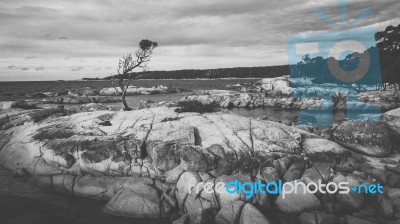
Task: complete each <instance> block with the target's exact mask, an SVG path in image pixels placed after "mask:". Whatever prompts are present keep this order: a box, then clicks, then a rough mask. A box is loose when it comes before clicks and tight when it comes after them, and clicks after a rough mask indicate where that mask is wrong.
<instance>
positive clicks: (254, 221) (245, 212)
mask: <svg viewBox="0 0 400 224" xmlns="http://www.w3.org/2000/svg"><path fill="white" fill-rule="evenodd" d="M249 223H250V224H271V222H270V221H269V220H268V219H267V218H266V217H265V216H264V215H263V214H262V213H261V212H260V211H259V210H258V209H257V208H256V207H254V206H253V205H251V204H246V205H245V206H244V207H243V209H242V214H241V215H240V220H239V224H249Z"/></svg>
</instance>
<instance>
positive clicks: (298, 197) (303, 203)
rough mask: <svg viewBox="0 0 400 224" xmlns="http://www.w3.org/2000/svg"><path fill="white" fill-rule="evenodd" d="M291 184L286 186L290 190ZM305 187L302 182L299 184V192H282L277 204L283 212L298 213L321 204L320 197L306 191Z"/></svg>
mask: <svg viewBox="0 0 400 224" xmlns="http://www.w3.org/2000/svg"><path fill="white" fill-rule="evenodd" d="M289 187H290V186H286V190H287V192H289V189H290V188H289ZM304 192H305V187H304V186H303V185H302V184H301V185H298V188H297V193H294V192H293V193H289V194H286V195H285V198H283V195H282V194H280V195H279V196H278V198H277V199H276V202H275V204H276V205H277V207H278V208H279V210H281V211H282V212H285V213H286V214H298V213H301V212H303V211H305V210H309V209H313V208H317V207H319V206H320V205H321V202H320V201H319V199H318V198H317V197H316V196H315V195H314V194H311V193H304Z"/></svg>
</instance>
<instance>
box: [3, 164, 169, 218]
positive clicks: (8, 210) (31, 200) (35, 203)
mask: <svg viewBox="0 0 400 224" xmlns="http://www.w3.org/2000/svg"><path fill="white" fill-rule="evenodd" d="M105 203H106V202H105V201H97V200H93V199H88V198H79V197H74V196H71V195H64V194H60V193H56V192H53V191H52V190H51V189H45V188H39V187H37V186H35V185H33V183H31V181H30V178H21V177H18V178H16V177H12V175H11V173H10V172H9V171H8V170H6V169H4V168H2V167H0V223H2V224H47V223H49V224H141V223H149V224H161V223H167V222H166V221H159V220H145V219H130V218H122V217H115V216H110V215H107V214H105V213H103V212H102V211H101V208H102V207H103V206H104V205H105Z"/></svg>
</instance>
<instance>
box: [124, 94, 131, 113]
mask: <svg viewBox="0 0 400 224" xmlns="http://www.w3.org/2000/svg"><path fill="white" fill-rule="evenodd" d="M125 95H126V91H123V92H122V104H124V110H125V111H130V110H132V109H131V108H130V107H129V106H128V104H127V103H126V99H125Z"/></svg>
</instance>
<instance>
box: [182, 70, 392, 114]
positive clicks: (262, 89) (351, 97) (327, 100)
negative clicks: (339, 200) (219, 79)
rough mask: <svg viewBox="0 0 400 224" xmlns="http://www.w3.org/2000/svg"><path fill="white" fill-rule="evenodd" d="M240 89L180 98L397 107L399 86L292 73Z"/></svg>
mask: <svg viewBox="0 0 400 224" xmlns="http://www.w3.org/2000/svg"><path fill="white" fill-rule="evenodd" d="M233 88H236V89H238V90H239V89H240V91H221V90H208V91H198V92H197V93H195V94H193V95H190V96H187V97H184V98H182V99H181V101H198V102H201V103H203V104H205V105H210V104H211V105H215V106H219V107H245V108H255V107H281V108H286V109H306V108H316V109H321V110H332V109H333V110H348V111H373V110H374V108H375V107H374V105H375V106H379V107H380V108H381V109H383V110H390V109H394V108H397V107H398V103H399V100H398V99H399V93H398V92H397V91H396V90H394V89H393V90H387V91H384V90H379V91H375V90H373V89H374V88H375V87H368V88H366V89H364V90H362V91H361V90H359V89H357V88H356V87H353V86H339V85H336V84H314V83H312V82H311V80H309V79H291V78H290V77H289V76H282V77H277V78H267V79H262V80H260V81H258V82H255V83H252V84H245V85H243V86H239V87H238V86H236V85H235V86H234V87H233Z"/></svg>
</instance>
